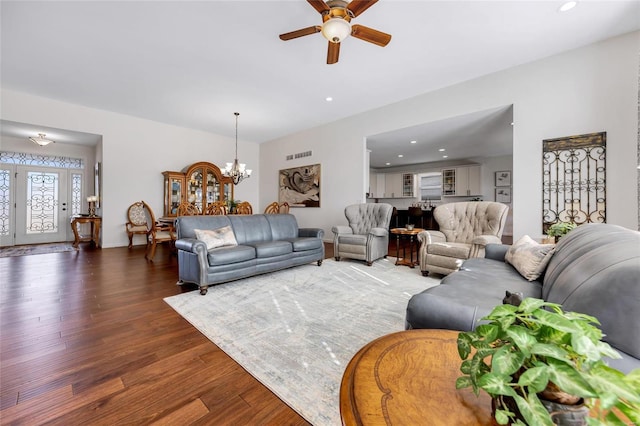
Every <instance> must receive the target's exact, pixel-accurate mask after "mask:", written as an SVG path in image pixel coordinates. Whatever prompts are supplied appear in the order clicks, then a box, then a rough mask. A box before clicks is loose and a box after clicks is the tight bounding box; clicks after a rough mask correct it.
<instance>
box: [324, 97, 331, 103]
mask: <svg viewBox="0 0 640 426" xmlns="http://www.w3.org/2000/svg"><path fill="white" fill-rule="evenodd" d="M324 100H325V101H327V102H331V101H332V100H333V98H332V97H331V96H327V97H326V98H324Z"/></svg>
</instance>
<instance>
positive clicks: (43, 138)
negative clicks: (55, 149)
mask: <svg viewBox="0 0 640 426" xmlns="http://www.w3.org/2000/svg"><path fill="white" fill-rule="evenodd" d="M29 140H30V141H31V142H33V143H35V144H36V145H38V146H47V145H49V144H50V143H54V141H52V140H51V139H47V135H46V134H45V133H38V136H37V137H33V136H32V137H30V138H29Z"/></svg>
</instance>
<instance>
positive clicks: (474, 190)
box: [442, 166, 482, 197]
mask: <svg viewBox="0 0 640 426" xmlns="http://www.w3.org/2000/svg"><path fill="white" fill-rule="evenodd" d="M480 172H481V169H480V166H466V167H456V168H454V169H444V170H442V195H445V196H456V197H471V196H477V195H481V194H482V188H481V181H480V178H481V173H480Z"/></svg>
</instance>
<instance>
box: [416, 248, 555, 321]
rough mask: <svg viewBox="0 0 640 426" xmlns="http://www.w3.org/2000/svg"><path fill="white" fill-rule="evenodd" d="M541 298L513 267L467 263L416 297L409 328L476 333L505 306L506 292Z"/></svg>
mask: <svg viewBox="0 0 640 426" xmlns="http://www.w3.org/2000/svg"><path fill="white" fill-rule="evenodd" d="M507 290H509V291H511V292H521V293H523V295H524V297H535V298H540V296H541V293H542V285H541V284H540V283H539V282H538V281H533V282H529V281H526V280H524V279H522V277H521V276H520V274H519V273H518V272H517V271H516V270H515V269H513V267H512V266H510V265H508V264H506V263H504V262H499V261H495V260H491V259H485V258H473V259H469V260H466V261H465V262H464V263H463V264H462V267H461V268H460V270H459V271H457V272H454V273H452V274H450V275H448V276H446V277H445V278H443V279H442V281H441V282H440V285H437V286H435V287H431V288H428V289H427V290H425V291H423V292H422V293H419V294H416V295H414V296H413V297H412V298H411V300H410V301H409V304H408V306H407V316H406V320H407V327H408V328H440V329H448V330H464V331H468V330H473V329H475V327H476V326H477V325H478V321H479V320H480V318H482V317H483V316H485V315H488V314H489V313H490V312H491V310H492V309H493V308H494V307H495V306H496V305H499V304H501V303H502V299H503V298H504V296H505V292H506V291H507Z"/></svg>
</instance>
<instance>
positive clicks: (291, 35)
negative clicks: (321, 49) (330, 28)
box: [280, 25, 322, 41]
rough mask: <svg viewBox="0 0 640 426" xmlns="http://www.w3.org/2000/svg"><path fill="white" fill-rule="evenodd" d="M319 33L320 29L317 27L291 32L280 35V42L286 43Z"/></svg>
mask: <svg viewBox="0 0 640 426" xmlns="http://www.w3.org/2000/svg"><path fill="white" fill-rule="evenodd" d="M320 31H322V27H320V26H319V25H316V26H314V27H307V28H303V29H301V30H295V31H291V32H290V33H285V34H280V40H284V41H287V40H291V39H294V38H298V37H302V36H306V35H310V34H315V33H319V32H320Z"/></svg>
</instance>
